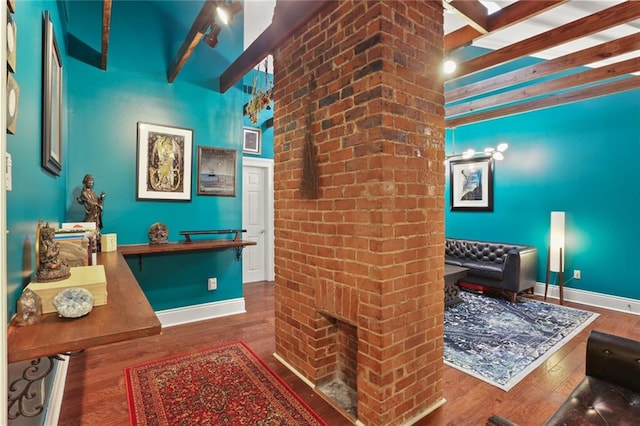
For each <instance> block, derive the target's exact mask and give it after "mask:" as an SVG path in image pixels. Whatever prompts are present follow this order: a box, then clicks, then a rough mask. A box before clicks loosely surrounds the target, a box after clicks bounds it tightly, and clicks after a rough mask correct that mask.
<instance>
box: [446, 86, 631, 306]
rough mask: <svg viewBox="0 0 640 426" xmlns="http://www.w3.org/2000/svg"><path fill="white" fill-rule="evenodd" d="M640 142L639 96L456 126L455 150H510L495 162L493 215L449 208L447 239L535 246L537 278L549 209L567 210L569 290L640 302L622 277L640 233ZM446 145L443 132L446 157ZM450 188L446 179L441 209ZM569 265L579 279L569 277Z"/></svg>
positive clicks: (546, 237) (543, 263)
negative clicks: (578, 273)
mask: <svg viewBox="0 0 640 426" xmlns="http://www.w3.org/2000/svg"><path fill="white" fill-rule="evenodd" d="M638 141H640V91H638V90H635V91H630V92H626V93H621V94H616V95H611V96H608V97H604V98H598V99H593V100H589V101H584V102H579V103H574V104H570V105H564V106H560V107H555V108H549V109H545V110H542V111H537V112H530V113H527V114H521V115H517V116H513V117H507V118H502V119H497V120H491V121H487V122H484V123H478V124H473V125H467V126H462V127H458V128H456V129H455V146H456V152H458V153H460V152H462V151H463V150H465V149H467V148H474V149H476V150H481V149H483V148H484V147H486V146H496V145H497V144H498V143H500V142H507V143H509V150H508V151H507V152H506V153H505V157H506V158H505V160H503V161H499V162H496V167H495V185H494V211H493V212H492V213H488V212H483V213H471V212H451V211H447V212H446V216H445V224H446V234H447V236H448V237H453V238H467V239H478V240H486V241H496V242H510V243H521V244H531V245H535V246H536V247H537V248H538V254H539V261H538V281H539V282H544V280H545V269H546V258H547V245H548V241H549V222H550V212H551V211H553V210H560V211H565V212H566V239H567V241H566V258H565V261H566V268H565V271H567V272H566V273H565V281H567V280H569V281H568V282H566V286H567V287H573V288H576V289H582V290H588V291H593V292H598V293H604V294H610V295H615V296H621V297H629V298H634V299H639V298H640V287H638V286H637V285H635V283H634V280H633V277H632V276H631V277H630V276H629V274H628V271H629V268H630V267H632V265H633V259H634V258H635V257H636V250H635V247H636V245H637V241H638V237H640V225H639V224H638V221H637V218H638V217H640V185H638V179H637V175H638V170H640V144H638ZM451 142H452V133H451V130H448V131H447V153H448V154H450V153H451V150H452V146H451ZM447 173H448V172H447ZM448 184H449V176H448V175H447V188H446V194H445V196H446V205H449V186H448ZM574 269H580V270H581V271H582V279H581V280H572V279H570V277H572V276H573V270H574ZM556 278H557V277H556Z"/></svg>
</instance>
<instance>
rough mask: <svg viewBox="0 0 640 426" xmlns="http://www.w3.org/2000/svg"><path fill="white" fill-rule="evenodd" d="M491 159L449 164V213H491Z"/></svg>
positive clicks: (460, 161) (456, 161)
mask: <svg viewBox="0 0 640 426" xmlns="http://www.w3.org/2000/svg"><path fill="white" fill-rule="evenodd" d="M493 164H494V162H493V159H492V158H490V157H487V158H473V159H468V160H452V161H450V162H449V185H450V186H449V192H450V198H451V211H476V212H479V211H484V212H492V211H493Z"/></svg>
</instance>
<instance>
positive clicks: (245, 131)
mask: <svg viewBox="0 0 640 426" xmlns="http://www.w3.org/2000/svg"><path fill="white" fill-rule="evenodd" d="M260 136H261V132H260V129H255V128H253V127H243V128H242V152H244V153H245V154H258V155H259V154H261V153H262V140H261V137H260Z"/></svg>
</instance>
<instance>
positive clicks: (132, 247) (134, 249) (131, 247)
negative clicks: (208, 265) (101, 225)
mask: <svg viewBox="0 0 640 426" xmlns="http://www.w3.org/2000/svg"><path fill="white" fill-rule="evenodd" d="M256 244H257V243H256V242H255V241H250V240H227V239H224V240H203V241H181V242H177V243H166V244H125V245H120V246H118V252H119V253H120V254H122V255H123V256H138V267H139V268H140V270H142V256H144V255H149V254H167V253H183V252H190V251H211V250H223V249H228V248H235V249H236V257H237V259H238V260H240V259H241V258H242V249H244V248H245V247H247V246H255V245H256Z"/></svg>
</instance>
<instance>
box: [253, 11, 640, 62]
mask: <svg viewBox="0 0 640 426" xmlns="http://www.w3.org/2000/svg"><path fill="white" fill-rule="evenodd" d="M481 1H482V3H484V4H485V6H487V8H488V10H489V11H490V12H493V11H495V10H499V9H500V8H503V7H506V6H508V5H509V4H511V3H514V2H515V1H516V0H495V1H488V0H481ZM623 1H625V0H571V1H569V2H567V3H565V4H562V5H560V6H556V7H554V8H552V9H551V10H549V11H547V12H544V13H541V14H539V15H537V16H535V17H533V18H531V19H528V20H526V21H525V22H521V23H519V24H516V25H513V26H511V27H508V28H505V29H502V30H499V31H496V32H494V33H492V34H491V35H488V36H485V37H482V38H479V39H477V40H476V41H475V42H474V45H475V46H478V47H483V48H487V49H492V50H495V49H499V48H501V47H503V46H506V45H509V44H513V43H514V42H517V41H520V40H524V39H527V38H529V37H532V36H535V35H537V34H540V33H543V32H545V31H548V30H550V29H552V28H555V27H557V26H560V25H563V24H566V23H569V22H572V21H575V20H577V19H580V18H582V17H584V16H587V15H591V14H593V13H595V12H598V11H600V10H602V9H606V8H608V7H611V6H614V5H615V4H618V3H621V2H623ZM275 3H276V1H275V0H245V4H244V28H245V49H246V48H247V46H249V45H250V44H251V43H252V42H253V41H254V40H255V39H256V38H257V37H258V36H259V35H260V34H261V33H262V32H263V31H264V30H265V29H266V28H267V27H268V26H269V24H271V19H272V17H273V8H274V6H275ZM638 7H640V2H639V5H638ZM464 25H466V22H465V21H464V20H462V19H461V18H460V17H459V15H458V14H456V13H454V12H448V11H447V12H445V15H444V29H445V34H448V33H450V32H451V31H454V30H456V29H458V28H460V27H462V26H464ZM638 31H640V20H636V21H633V22H631V23H630V24H626V25H620V26H617V27H614V28H611V29H609V30H606V31H602V32H599V33H596V34H593V35H591V36H588V37H583V38H581V39H578V40H575V41H572V42H569V43H564V44H561V45H558V46H556V47H554V48H552V49H548V50H545V51H542V52H538V53H537V54H535V55H534V56H536V57H539V58H542V59H552V58H555V57H558V56H563V55H566V54H568V53H571V52H575V51H577V50H581V49H584V48H587V47H590V46H594V45H597V44H600V43H603V42H606V41H609V40H612V39H614V38H619V37H622V36H626V35H629V34H633V33H636V32H638ZM637 56H640V50H638V51H635V52H632V53H629V54H627V55H620V56H617V57H615V59H611V60H604V61H600V62H598V63H597V64H592V65H593V66H602V65H606V64H609V63H612V62H619V61H622V60H625V59H629V58H633V57H637ZM269 63H270V64H272V63H273V61H272V60H270V61H269ZM270 72H272V71H271V70H270Z"/></svg>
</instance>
